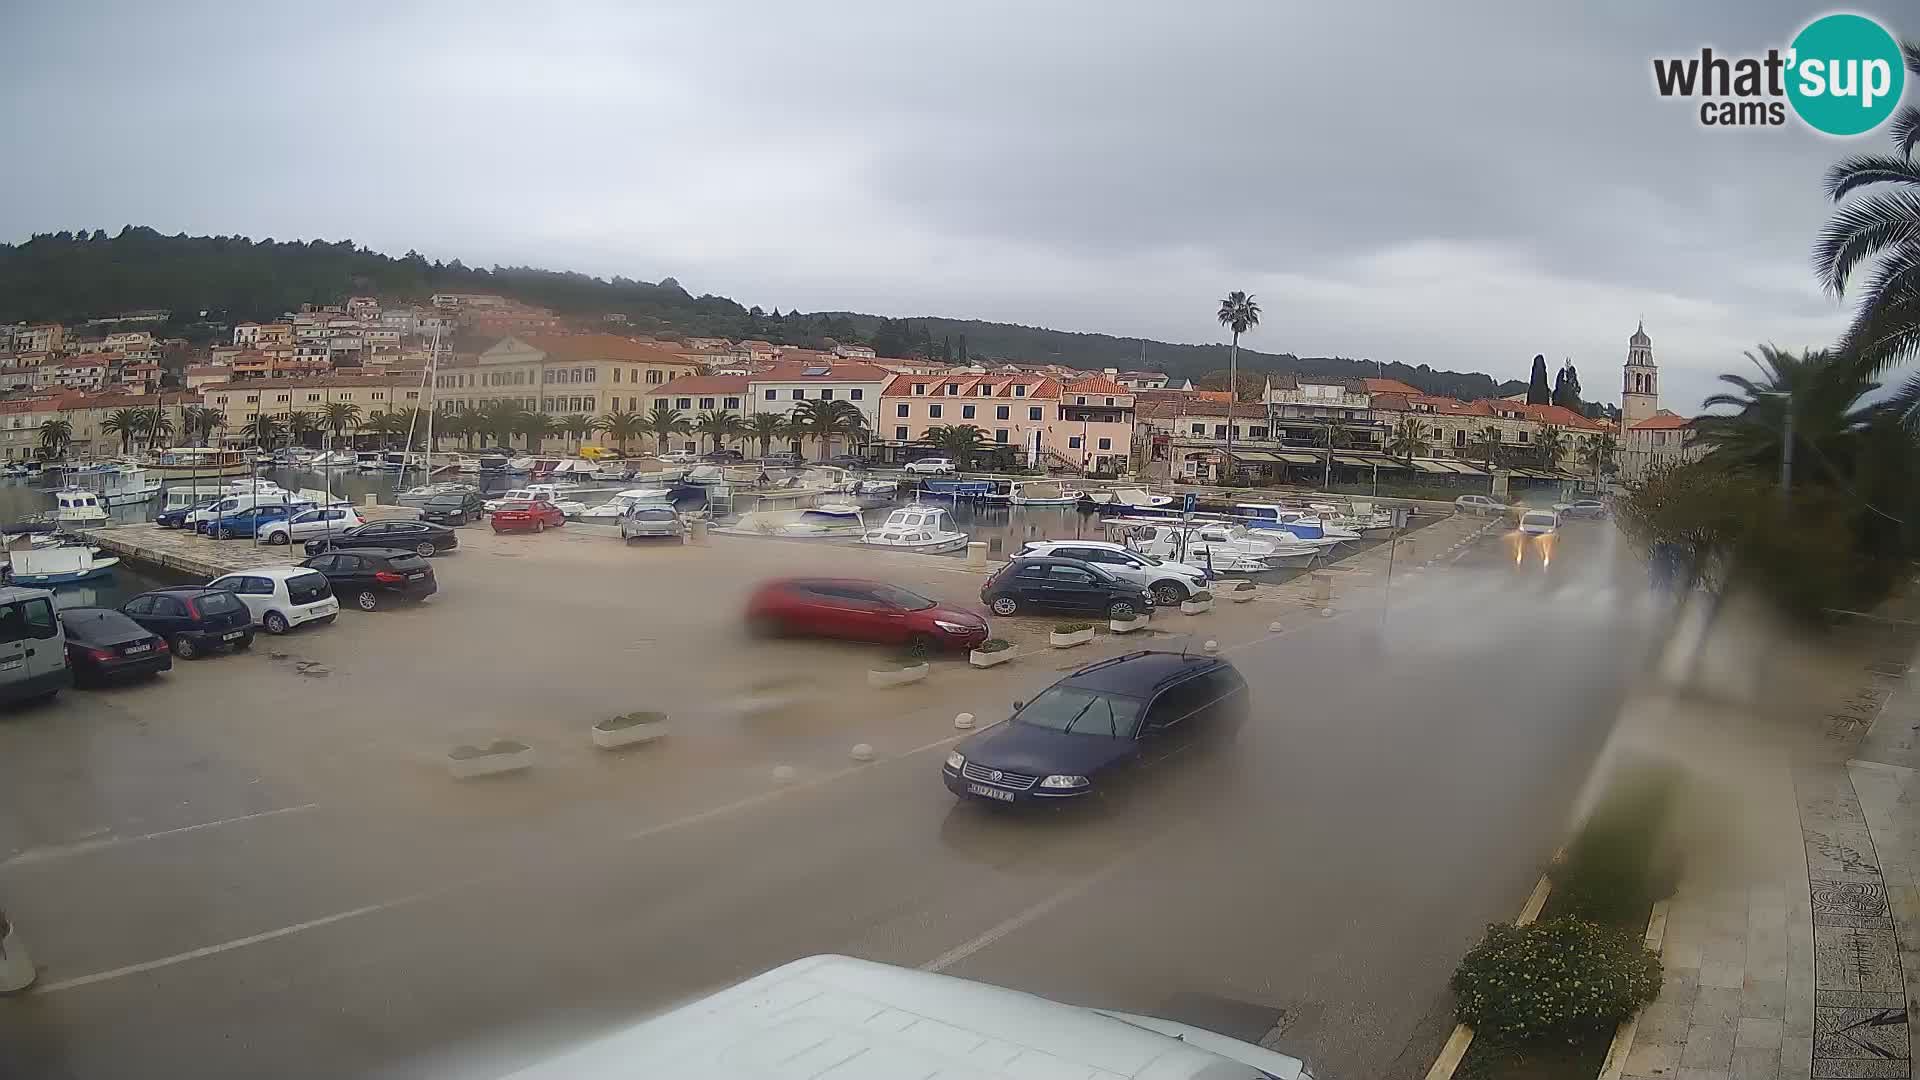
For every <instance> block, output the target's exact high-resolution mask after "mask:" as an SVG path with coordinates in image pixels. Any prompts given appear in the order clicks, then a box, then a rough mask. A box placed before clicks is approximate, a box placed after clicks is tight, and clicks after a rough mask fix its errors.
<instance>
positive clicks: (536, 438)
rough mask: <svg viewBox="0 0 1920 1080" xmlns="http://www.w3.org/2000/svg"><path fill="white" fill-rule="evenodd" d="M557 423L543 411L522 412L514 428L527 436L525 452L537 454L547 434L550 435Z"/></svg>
mask: <svg viewBox="0 0 1920 1080" xmlns="http://www.w3.org/2000/svg"><path fill="white" fill-rule="evenodd" d="M557 426H558V425H556V424H555V422H554V419H553V417H551V416H549V415H547V414H546V413H543V412H530V413H522V414H521V416H520V425H519V427H518V428H517V429H516V430H518V431H519V432H520V434H522V435H525V436H526V437H527V453H529V454H537V453H539V452H540V448H541V447H542V445H544V444H545V442H546V440H547V436H549V435H552V434H553V433H554V431H555V430H556V428H557Z"/></svg>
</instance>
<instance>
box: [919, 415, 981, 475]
mask: <svg viewBox="0 0 1920 1080" xmlns="http://www.w3.org/2000/svg"><path fill="white" fill-rule="evenodd" d="M923 438H924V439H925V441H927V442H930V443H932V444H933V445H935V446H937V447H939V448H940V449H941V450H943V451H945V452H946V453H947V454H948V455H949V456H950V457H952V458H953V459H954V463H955V464H956V465H958V466H959V467H960V468H961V469H963V470H970V469H972V468H973V458H974V455H976V454H980V453H983V452H985V451H986V450H988V449H989V448H990V447H991V445H992V444H991V443H989V442H987V433H986V432H985V431H984V430H982V429H981V428H979V427H976V426H974V425H973V424H955V425H952V426H948V425H946V424H936V425H934V426H933V427H930V428H928V429H927V433H926V435H925V436H923Z"/></svg>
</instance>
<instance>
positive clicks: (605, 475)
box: [587, 458, 633, 480]
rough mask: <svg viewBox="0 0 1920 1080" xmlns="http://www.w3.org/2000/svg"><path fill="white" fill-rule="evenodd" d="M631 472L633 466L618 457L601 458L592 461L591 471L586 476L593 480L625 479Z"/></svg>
mask: <svg viewBox="0 0 1920 1080" xmlns="http://www.w3.org/2000/svg"><path fill="white" fill-rule="evenodd" d="M632 474H633V466H632V465H630V464H628V463H627V462H625V461H622V460H620V459H619V458H601V459H600V460H599V461H596V462H594V463H593V471H592V472H589V473H588V474H587V476H588V477H589V478H591V479H594V480H625V479H626V478H627V477H628V476H630V475H632Z"/></svg>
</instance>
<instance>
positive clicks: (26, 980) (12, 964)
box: [0, 912, 39, 994]
mask: <svg viewBox="0 0 1920 1080" xmlns="http://www.w3.org/2000/svg"><path fill="white" fill-rule="evenodd" d="M38 975H39V971H38V970H37V969H36V968H35V967H34V966H33V957H31V956H29V955H27V946H26V943H25V942H23V941H21V940H20V933H19V931H17V930H15V929H14V928H13V925H12V924H11V923H9V922H7V916H6V914H5V913H4V912H0V994H11V993H13V992H14V991H16V990H25V989H26V988H27V987H29V986H32V985H33V980H34V979H35V978H36V977H37V976H38Z"/></svg>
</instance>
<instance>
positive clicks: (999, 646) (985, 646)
mask: <svg viewBox="0 0 1920 1080" xmlns="http://www.w3.org/2000/svg"><path fill="white" fill-rule="evenodd" d="M1011 648H1013V642H1011V641H1008V640H1007V639H1006V638H998V637H990V638H988V639H987V640H985V641H983V642H981V643H980V644H978V645H975V646H974V647H973V651H974V652H1006V651H1007V650H1008V649H1011Z"/></svg>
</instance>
